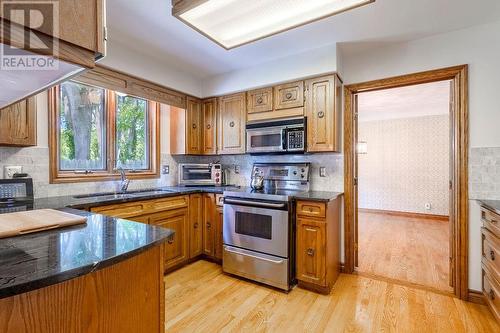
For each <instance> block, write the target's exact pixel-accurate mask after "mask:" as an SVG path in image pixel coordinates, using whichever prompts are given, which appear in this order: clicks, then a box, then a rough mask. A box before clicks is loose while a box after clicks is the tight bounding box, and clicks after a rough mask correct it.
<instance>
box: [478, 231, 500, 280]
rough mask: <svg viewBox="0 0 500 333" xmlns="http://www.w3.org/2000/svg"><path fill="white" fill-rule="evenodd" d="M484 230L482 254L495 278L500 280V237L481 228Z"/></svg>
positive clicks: (484, 261)
mask: <svg viewBox="0 0 500 333" xmlns="http://www.w3.org/2000/svg"><path fill="white" fill-rule="evenodd" d="M481 232H482V243H483V244H482V254H483V259H482V261H483V263H484V264H485V265H486V266H488V267H489V268H490V269H491V271H492V273H493V275H494V278H495V279H497V280H498V281H500V239H498V238H497V237H496V236H495V235H493V234H492V233H491V232H489V231H488V229H486V228H481Z"/></svg>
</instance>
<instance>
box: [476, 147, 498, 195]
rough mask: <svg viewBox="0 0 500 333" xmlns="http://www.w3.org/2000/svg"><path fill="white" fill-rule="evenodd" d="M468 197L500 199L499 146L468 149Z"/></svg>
mask: <svg viewBox="0 0 500 333" xmlns="http://www.w3.org/2000/svg"><path fill="white" fill-rule="evenodd" d="M469 199H490V200H500V147H491V148H472V149H471V150H470V156H469Z"/></svg>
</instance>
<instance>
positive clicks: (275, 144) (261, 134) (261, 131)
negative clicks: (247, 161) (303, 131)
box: [247, 126, 286, 153]
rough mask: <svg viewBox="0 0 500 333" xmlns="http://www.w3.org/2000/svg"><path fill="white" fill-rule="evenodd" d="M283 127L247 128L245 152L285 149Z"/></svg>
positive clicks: (277, 151) (274, 151)
mask: <svg viewBox="0 0 500 333" xmlns="http://www.w3.org/2000/svg"><path fill="white" fill-rule="evenodd" d="M285 144H286V142H285V128H284V127H281V126H280V127H268V128H252V129H247V153H279V152H284V151H286V146H285Z"/></svg>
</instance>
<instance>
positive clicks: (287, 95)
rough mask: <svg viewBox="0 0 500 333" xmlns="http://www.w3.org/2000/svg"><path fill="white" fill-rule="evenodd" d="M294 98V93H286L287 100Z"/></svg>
mask: <svg viewBox="0 0 500 333" xmlns="http://www.w3.org/2000/svg"><path fill="white" fill-rule="evenodd" d="M292 96H293V95H292V93H286V95H285V98H286V99H290V98H292Z"/></svg>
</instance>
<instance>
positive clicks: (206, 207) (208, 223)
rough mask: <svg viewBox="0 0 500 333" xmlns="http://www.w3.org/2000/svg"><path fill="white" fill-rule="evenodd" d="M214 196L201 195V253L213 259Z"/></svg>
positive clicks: (209, 194)
mask: <svg viewBox="0 0 500 333" xmlns="http://www.w3.org/2000/svg"><path fill="white" fill-rule="evenodd" d="M214 237H215V194H211V193H205V194H203V253H204V254H206V255H208V256H211V257H213V256H214V244H215V239H214Z"/></svg>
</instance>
